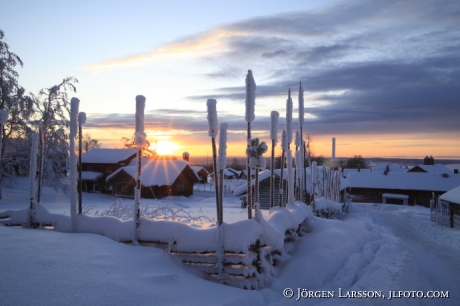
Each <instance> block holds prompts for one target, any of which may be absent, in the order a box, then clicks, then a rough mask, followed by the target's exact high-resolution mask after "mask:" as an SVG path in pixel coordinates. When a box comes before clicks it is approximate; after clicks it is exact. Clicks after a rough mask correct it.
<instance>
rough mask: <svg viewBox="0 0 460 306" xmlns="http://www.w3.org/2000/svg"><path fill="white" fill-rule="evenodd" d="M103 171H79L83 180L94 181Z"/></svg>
mask: <svg viewBox="0 0 460 306" xmlns="http://www.w3.org/2000/svg"><path fill="white" fill-rule="evenodd" d="M102 175H103V173H100V172H95V171H82V172H81V179H82V180H84V181H95V180H97V179H98V178H100V177H101V176H102Z"/></svg>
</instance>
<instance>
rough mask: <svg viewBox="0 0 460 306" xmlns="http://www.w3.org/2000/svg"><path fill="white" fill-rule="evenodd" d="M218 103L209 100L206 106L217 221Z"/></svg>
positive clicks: (218, 212)
mask: <svg viewBox="0 0 460 306" xmlns="http://www.w3.org/2000/svg"><path fill="white" fill-rule="evenodd" d="M216 104H217V101H216V100H215V99H208V101H206V106H207V108H208V125H209V129H208V136H210V137H211V144H212V162H213V164H212V165H213V170H214V191H215V193H216V214H217V219H219V215H220V211H219V199H220V197H219V186H218V174H217V150H216V136H217V133H218V132H219V123H218V120H217V109H216Z"/></svg>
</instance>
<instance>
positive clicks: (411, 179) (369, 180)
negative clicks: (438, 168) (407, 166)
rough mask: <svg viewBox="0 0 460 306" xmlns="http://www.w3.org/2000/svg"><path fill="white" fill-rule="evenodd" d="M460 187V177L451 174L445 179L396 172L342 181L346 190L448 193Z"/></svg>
mask: <svg viewBox="0 0 460 306" xmlns="http://www.w3.org/2000/svg"><path fill="white" fill-rule="evenodd" d="M457 186H460V175H455V174H451V175H449V176H448V177H443V176H442V174H438V173H420V172H396V173H391V172H390V173H388V174H387V175H384V174H382V173H375V172H372V173H358V172H353V173H350V174H349V175H348V176H347V178H346V179H344V180H342V189H344V188H348V187H351V188H377V189H400V190H428V191H447V190H451V189H452V188H455V187H457Z"/></svg>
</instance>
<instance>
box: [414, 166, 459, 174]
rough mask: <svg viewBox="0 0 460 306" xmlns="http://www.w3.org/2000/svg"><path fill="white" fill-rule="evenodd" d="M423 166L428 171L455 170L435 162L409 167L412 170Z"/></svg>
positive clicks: (445, 171)
mask: <svg viewBox="0 0 460 306" xmlns="http://www.w3.org/2000/svg"><path fill="white" fill-rule="evenodd" d="M417 167H418V168H421V169H422V170H424V171H425V172H427V173H441V174H442V173H452V172H453V171H452V170H451V169H449V168H447V167H446V166H444V165H441V164H435V165H417V166H414V167H412V168H411V169H409V171H412V170H413V169H414V168H417Z"/></svg>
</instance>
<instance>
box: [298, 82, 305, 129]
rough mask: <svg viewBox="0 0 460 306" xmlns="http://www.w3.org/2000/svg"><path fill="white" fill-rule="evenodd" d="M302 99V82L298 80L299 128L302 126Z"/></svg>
mask: <svg viewBox="0 0 460 306" xmlns="http://www.w3.org/2000/svg"><path fill="white" fill-rule="evenodd" d="M304 109H305V108H304V100H303V88H302V82H300V86H299V128H302V127H303V119H304Z"/></svg>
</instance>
